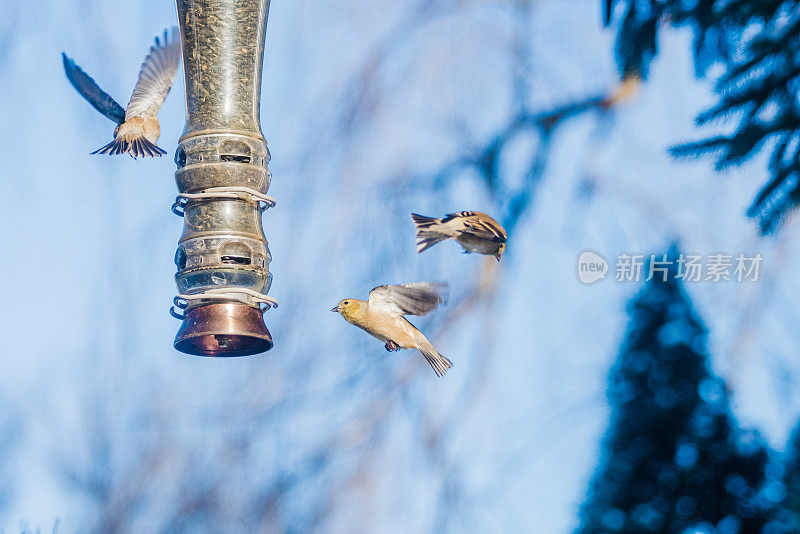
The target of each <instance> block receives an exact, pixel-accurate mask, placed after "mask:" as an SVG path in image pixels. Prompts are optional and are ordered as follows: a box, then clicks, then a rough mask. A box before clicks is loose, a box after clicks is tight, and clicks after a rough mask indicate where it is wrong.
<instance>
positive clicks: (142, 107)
mask: <svg viewBox="0 0 800 534" xmlns="http://www.w3.org/2000/svg"><path fill="white" fill-rule="evenodd" d="M61 58H62V60H63V62H64V71H65V72H66V74H67V78H68V79H69V81H70V83H72V86H73V87H75V89H77V91H78V92H79V93H80V94H81V96H82V97H83V98H85V99H86V100H88V101H89V103H90V104H91V105H92V106H94V108H95V109H96V110H97V111H99V112H100V113H102V114H103V115H105V116H106V117H108V118H109V119H111V120H112V121H114V122H115V123H117V127H116V128H115V129H114V140H113V141H111V142H110V143H109V144H107V145H106V146H104V147H102V148H100V149H98V150H95V151H94V152H92V154H109V155H115V154H126V153H127V154H130V155H131V157H134V158H140V157H156V156H161V155H163V154H166V153H167V152H166V151H165V150H163V149H161V148H159V147H158V146H156V143H157V142H158V137H159V135H160V134H161V127H160V126H159V124H158V119H157V118H156V114H157V113H158V110H159V109H160V108H161V104H163V103H164V99H165V98H167V94H168V93H169V89H170V87H171V86H172V80H173V79H174V78H175V72H176V71H177V70H178V64H179V63H180V61H181V44H180V36H179V34H178V28H176V27H173V28H172V29H171V31H170V32H169V33H168V32H167V30H164V39H163V42H162V41H161V40H159V38H158V37H156V44H155V46H152V47H151V48H150V53H149V54H147V57H146V58H145V59H144V63H142V68H141V69H140V70H139V80H138V81H137V82H136V87H135V88H134V89H133V95H131V100H130V102H128V107H127V108H126V109H122V106H120V105H119V104H118V103H117V102H116V101H115V100H114V99H113V98H111V97H110V96H109V95H108V93H106V92H105V91H103V90H102V89H100V86H98V85H97V83H96V82H95V81H94V80H93V79H92V78H91V77H90V76H89V75H88V74H86V73H85V72H83V71H82V70H81V68H80V67H79V66H77V65H76V64H75V62H74V61H72V59H70V58H69V57H67V55H66V54H64V53H63V52H62V53H61Z"/></svg>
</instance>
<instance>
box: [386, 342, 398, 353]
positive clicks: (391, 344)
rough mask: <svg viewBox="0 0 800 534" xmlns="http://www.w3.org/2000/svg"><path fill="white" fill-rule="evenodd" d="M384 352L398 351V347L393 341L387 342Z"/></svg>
mask: <svg viewBox="0 0 800 534" xmlns="http://www.w3.org/2000/svg"><path fill="white" fill-rule="evenodd" d="M386 350H387V351H389V352H394V351H397V350H400V345H398V344H397V343H395V342H394V341H389V342H388V343H387V344H386Z"/></svg>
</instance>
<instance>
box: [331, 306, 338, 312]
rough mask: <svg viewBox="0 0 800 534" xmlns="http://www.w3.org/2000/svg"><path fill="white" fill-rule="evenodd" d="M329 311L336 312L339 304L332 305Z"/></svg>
mask: <svg viewBox="0 0 800 534" xmlns="http://www.w3.org/2000/svg"><path fill="white" fill-rule="evenodd" d="M331 311H332V312H338V311H339V306H334V307H333V308H331Z"/></svg>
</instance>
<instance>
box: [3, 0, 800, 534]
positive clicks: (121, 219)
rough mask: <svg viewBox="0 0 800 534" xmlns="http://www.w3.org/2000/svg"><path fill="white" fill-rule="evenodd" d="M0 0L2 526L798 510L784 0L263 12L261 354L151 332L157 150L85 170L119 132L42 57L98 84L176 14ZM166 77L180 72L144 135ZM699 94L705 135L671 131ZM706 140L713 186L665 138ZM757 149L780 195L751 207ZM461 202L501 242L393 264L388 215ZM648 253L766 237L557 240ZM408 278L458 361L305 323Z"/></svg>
mask: <svg viewBox="0 0 800 534" xmlns="http://www.w3.org/2000/svg"><path fill="white" fill-rule="evenodd" d="M727 6H734V7H731V8H730V10H729V9H728V7H727ZM4 7H5V10H4V13H6V15H7V16H6V18H5V19H4V20H2V21H0V43H1V44H3V45H4V46H0V73H2V74H3V77H2V79H3V80H4V82H3V85H2V86H0V87H1V89H2V95H3V98H0V115H1V116H3V117H4V118H5V119H6V124H12V125H15V126H16V127H7V128H3V129H0V142H2V143H3V145H4V146H5V147H6V150H5V151H4V156H3V170H4V183H5V184H7V186H8V190H9V194H6V195H3V196H0V213H1V214H2V217H3V220H2V222H3V223H4V227H6V228H8V229H9V231H8V232H7V234H6V237H7V243H6V245H7V246H6V249H5V253H6V254H8V256H4V259H6V260H7V261H5V262H4V265H5V266H6V267H5V269H4V272H6V273H8V279H9V280H12V279H13V276H15V273H17V272H22V271H17V267H16V266H18V265H23V266H24V273H25V275H24V276H25V280H26V282H27V283H8V284H7V287H6V288H5V294H6V302H7V303H8V305H7V306H4V307H3V308H2V311H0V323H2V324H4V325H8V328H9V331H11V332H14V334H15V335H13V336H9V338H8V339H7V342H6V354H7V358H6V362H7V366H6V370H5V373H2V374H1V375H0V391H2V393H3V395H4V397H3V398H4V399H7V400H6V401H5V402H4V406H5V407H6V409H5V410H4V411H5V412H6V414H7V415H6V416H7V417H8V420H9V421H11V423H9V426H2V425H1V424H0V432H2V436H3V439H0V443H2V447H3V448H2V450H3V454H2V455H0V470H1V471H2V473H3V477H1V478H0V480H8V484H7V485H6V486H4V487H7V488H8V491H6V490H2V491H0V501H2V502H3V503H4V504H5V507H4V508H3V510H2V513H3V516H2V518H3V525H4V526H6V527H7V529H10V530H11V529H16V528H17V527H18V526H19V524H20V521H25V522H26V525H27V524H31V525H39V526H40V527H41V528H42V530H43V531H47V530H49V527H50V525H52V524H54V523H55V522H56V520H59V531H60V532H63V531H66V532H72V531H81V532H239V531H248V532H519V531H539V532H570V531H575V530H577V531H578V532H642V531H652V532H694V533H700V532H703V533H705V532H715V533H716V532H719V533H729V532H731V533H732V532H753V531H758V530H762V531H763V532H796V531H797V525H798V517H800V516H799V515H798V514H799V513H800V510H799V509H798V502H797V501H798V499H797V495H798V490H800V486H798V472H800V469H799V468H798V462H799V461H800V460H799V458H800V455H798V452H797V442H798V439H797V437H796V436H797V432H795V434H794V436H795V437H794V438H791V437H790V433H791V429H792V428H794V427H795V426H796V424H797V417H798V414H800V395H798V391H797V387H796V384H797V383H798V380H800V365H798V360H797V348H798V347H800V333H798V331H797V328H796V325H797V324H798V321H800V316H799V314H798V309H800V308H799V307H798V304H800V303H798V297H800V295H798V293H797V291H796V282H795V276H794V273H795V272H797V269H798V268H800V257H798V246H797V245H796V243H797V242H798V235H797V234H798V227H797V224H796V222H795V221H794V220H793V219H792V217H790V216H789V215H790V209H791V208H792V207H793V206H794V203H795V200H794V196H795V195H796V193H795V192H794V191H795V190H796V186H795V182H796V178H794V173H795V170H794V169H795V167H794V165H796V159H797V158H796V150H797V147H796V144H797V142H796V140H794V131H795V126H793V123H792V122H791V121H793V120H794V119H793V117H794V116H795V115H794V114H795V113H796V112H795V111H794V110H795V105H796V104H795V102H794V99H795V92H796V88H795V87H794V85H793V83H794V82H793V80H794V75H793V74H792V72H794V71H793V69H794V67H793V65H794V63H793V60H794V54H793V53H792V50H793V48H792V47H795V46H796V45H797V42H796V39H795V38H792V37H791V35H789V33H790V32H791V31H793V30H792V28H793V27H794V21H795V18H796V17H795V15H794V13H795V7H794V4H793V3H786V2H780V3H775V2H757V1H750V2H744V1H738V2H724V3H723V2H708V1H703V0H701V1H698V2H670V1H658V2H657V1H630V2H626V1H621V0H620V1H617V2H613V1H612V2H603V4H602V5H598V3H597V2H596V0H580V1H578V0H576V1H575V2H562V1H559V0H492V1H477V0H475V1H472V0H467V1H464V0H434V1H422V0H420V1H411V2H403V3H398V2H389V1H384V0H376V1H374V2H362V1H357V0H344V1H343V0H336V1H319V2H276V3H275V4H274V5H273V6H272V7H271V10H270V21H269V25H268V30H267V52H266V56H265V71H264V89H263V94H262V126H263V130H264V133H265V136H266V138H267V140H268V142H269V144H270V150H271V153H272V156H273V160H272V161H271V162H270V170H271V172H272V174H273V184H272V188H271V189H270V194H271V195H273V196H274V197H275V198H276V199H277V200H278V207H276V208H275V209H274V210H270V211H268V212H266V214H265V216H264V228H265V233H266V235H267V238H268V239H269V240H270V246H271V250H272V253H273V256H274V259H273V262H272V264H271V266H270V267H271V271H272V272H273V273H274V275H275V282H274V284H273V289H272V291H271V294H272V295H273V296H275V297H276V298H277V299H278V300H279V301H280V303H281V305H280V308H278V309H277V310H275V311H271V312H269V313H268V314H267V316H266V319H267V324H268V327H269V328H270V330H271V332H272V333H273V336H274V337H275V340H276V346H275V348H274V349H273V350H272V351H271V352H269V353H267V354H265V355H263V356H259V357H252V358H241V359H234V360H213V359H203V358H194V357H187V356H183V355H178V354H177V353H175V352H174V351H172V350H171V344H172V338H173V336H174V334H175V331H176V329H177V326H178V325H177V323H175V322H174V321H172V320H171V319H170V318H169V316H168V314H167V309H168V306H169V303H170V299H171V297H172V295H173V294H174V291H175V288H174V284H173V281H172V279H171V274H172V273H173V272H174V270H175V266H174V265H173V264H172V257H173V254H174V251H175V247H176V241H177V239H178V236H179V233H180V228H181V221H180V220H178V219H177V218H176V217H174V216H173V215H172V214H171V213H170V211H169V206H170V205H171V201H172V198H173V197H174V195H175V194H176V190H175V185H174V181H173V178H172V174H173V172H174V168H175V166H174V164H173V163H172V162H171V161H170V158H162V159H161V160H158V161H137V162H133V161H130V160H128V159H124V158H116V159H114V158H96V157H90V156H88V153H89V152H90V151H91V150H94V149H95V148H97V147H98V146H101V145H102V144H104V143H105V142H107V138H108V137H109V136H110V135H111V131H112V130H113V128H111V127H110V124H109V123H106V122H105V119H103V118H102V117H100V116H99V115H97V113H96V112H95V111H94V110H93V109H91V108H90V107H89V106H88V105H86V104H85V103H84V102H83V101H82V100H80V98H79V97H78V96H77V95H76V94H75V93H74V91H73V90H72V88H71V87H70V86H69V84H68V83H67V81H66V80H65V79H64V76H63V72H62V69H61V64H60V55H59V54H60V52H61V51H62V50H64V51H66V52H67V53H68V54H70V55H71V56H72V57H74V58H75V59H76V61H77V62H78V64H80V65H81V66H82V67H83V68H84V69H85V70H86V71H87V72H89V73H90V74H91V75H92V76H94V77H95V79H96V80H98V81H99V82H100V84H101V85H102V86H103V87H104V88H105V89H107V90H108V91H109V92H110V94H111V95H112V96H114V97H115V98H117V99H118V100H120V101H124V100H125V99H126V98H127V94H129V91H130V90H131V88H132V87H133V84H134V81H135V77H136V74H137V68H138V65H140V63H141V61H142V56H143V54H144V52H145V51H146V46H147V44H148V43H149V42H150V40H151V39H152V36H154V35H156V34H158V33H159V32H160V31H161V29H162V28H163V27H164V26H167V25H169V24H172V23H173V21H174V19H175V15H174V6H172V5H170V3H169V2H156V1H155V0H150V1H143V2H137V3H125V4H118V3H109V2H99V1H87V2H71V1H66V0H63V1H56V0H43V1H42V2H37V3H36V4H33V3H17V2H11V1H7V2H5V6H4ZM601 8H604V9H605V13H603V11H602V9H601ZM737 10H738V11H737ZM43 13H44V14H46V16H43ZM604 18H605V20H604ZM121 21H124V23H123V22H121ZM604 22H605V23H606V24H607V25H609V26H611V29H604V27H603V23H604ZM781 36H783V37H781ZM615 41H616V43H617V45H616V57H617V63H618V66H617V67H615V65H614V49H615V45H614V42H615ZM692 49H693V50H694V56H692V54H691V53H690V52H689V51H690V50H692ZM656 52H658V54H656ZM692 57H693V58H694V59H692ZM758 57H762V58H765V59H763V61H761V60H759V61H757V63H752V64H751V63H750V62H751V61H752V60H755V59H756V58H758ZM748 65H749V66H748ZM780 69H783V70H780ZM620 72H621V73H622V76H620V75H619V74H620ZM736 73H739V74H736ZM697 76H701V77H708V78H710V79H713V80H717V81H718V82H717V83H718V86H716V87H712V86H710V85H709V84H708V82H706V81H705V78H703V79H701V80H698V79H697ZM620 79H622V81H621V82H620ZM640 80H646V83H641V82H640ZM759 84H761V89H760V90H756V89H757V88H758V86H759ZM34 95H44V96H41V97H36V98H35V99H34ZM748 95H750V96H748ZM182 98H183V83H182V80H180V79H179V80H178V81H177V82H176V84H175V86H174V87H173V92H172V94H171V95H170V97H169V98H168V99H167V102H166V104H165V106H164V108H163V109H162V112H161V115H160V118H161V123H162V140H163V141H162V144H163V146H164V147H165V148H167V149H168V150H172V149H174V141H175V140H176V139H178V137H179V136H180V133H181V129H182V124H183V117H184V110H183V102H182ZM720 106H722V107H720ZM703 109H710V110H712V111H710V112H708V113H709V114H708V119H712V118H713V119H716V118H717V117H719V118H721V119H723V120H722V123H721V124H720V125H715V124H708V125H705V126H704V127H703V128H702V129H699V128H698V127H696V126H695V125H694V124H693V118H694V116H695V115H696V114H697V112H698V111H700V110H703ZM702 117H705V115H702V116H701V118H702ZM702 122H703V123H704V124H705V123H706V122H709V121H706V120H704V119H703V120H702ZM734 123H735V124H734ZM730 124H734V126H735V128H733V129H731V130H729V131H727V132H725V131H723V132H722V133H720V134H717V133H716V132H715V133H714V134H713V135H717V137H707V138H705V139H704V138H703V135H708V133H707V132H709V131H711V129H712V128H723V127H724V126H729V125H730ZM698 138H700V139H701V141H698V142H697V143H690V144H686V145H678V147H676V149H675V151H676V152H677V153H680V154H695V153H700V152H703V153H705V149H706V148H712V149H713V151H714V152H715V153H717V154H722V155H721V156H719V155H718V158H720V159H718V160H717V162H718V163H719V164H720V166H724V167H725V168H726V169H727V171H726V174H727V176H726V177H725V179H724V180H720V179H719V178H718V177H717V176H716V175H715V174H714V171H713V169H710V168H709V167H708V166H707V165H706V164H705V163H703V162H696V163H695V162H676V161H675V160H674V158H672V157H671V156H670V155H669V154H668V153H667V152H666V149H667V147H669V146H673V145H675V143H676V142H678V141H680V140H681V139H698ZM170 140H172V141H170ZM784 141H785V143H784ZM776 151H779V152H780V156H779V157H777V159H776V157H774V156H773V155H774V154H775V153H776ZM770 156H773V157H770ZM723 163H724V165H723ZM730 163H735V165H730ZM784 168H785V169H787V170H786V171H785V175H783V177H782V178H778V177H779V176H780V175H781V173H784V170H782V169H784ZM764 169H769V173H770V176H769V178H768V180H771V181H770V182H769V183H770V184H771V183H772V181H774V180H776V179H777V180H778V182H776V185H775V187H772V188H771V189H770V185H769V184H767V185H766V186H762V187H763V188H762V191H761V192H760V193H759V192H757V191H754V190H753V186H754V184H753V181H754V180H753V176H754V175H756V176H758V175H759V174H760V175H765V171H764ZM778 171H780V172H778ZM754 195H756V196H757V198H756V202H755V203H753V197H754ZM762 197H763V199H762V200H759V199H761V198H762ZM751 204H752V206H751V213H753V214H754V215H756V216H757V217H758V220H759V222H760V223H761V228H762V230H763V231H765V232H772V233H773V236H772V237H769V238H764V237H760V236H759V232H758V231H757V229H756V228H754V225H753V224H752V222H751V221H750V220H748V219H747V218H746V217H744V216H743V214H744V212H745V210H746V208H747V206H748V205H751ZM461 209H480V210H482V211H486V212H488V213H490V214H492V215H494V216H496V218H497V219H498V220H500V221H501V222H502V223H503V224H504V225H505V226H506V228H507V229H508V231H509V236H510V240H509V242H510V245H509V249H508V252H507V254H506V256H504V259H503V262H501V263H500V264H497V263H496V262H494V260H493V259H491V258H490V259H489V261H484V260H485V258H480V257H474V256H462V255H460V254H458V248H457V246H456V245H454V244H453V243H445V244H442V245H439V246H437V247H434V248H432V249H431V250H429V251H426V252H425V254H424V255H421V256H418V255H417V254H416V253H415V251H414V247H413V228H412V225H411V222H410V220H409V217H408V214H409V213H410V212H412V211H413V212H419V213H423V214H426V215H437V214H444V213H447V212H451V211H456V210H461ZM781 221H782V224H781V225H780V226H781V231H780V232H774V230H776V229H777V228H778V226H779V225H778V223H779V222H781ZM672 242H677V243H679V247H680V250H681V251H698V252H701V253H714V252H719V251H723V252H725V253H729V254H736V253H739V252H744V253H748V254H755V253H760V254H762V255H763V256H764V258H765V262H764V265H763V272H762V276H761V278H760V280H759V282H757V283H752V284H739V283H735V282H728V283H719V284H713V283H693V284H689V283H687V284H685V287H680V285H679V284H677V283H659V282H656V281H650V282H649V283H648V284H647V285H645V287H644V288H643V289H642V288H641V287H640V285H639V284H626V283H617V282H613V281H611V280H605V281H602V282H598V283H597V284H595V285H593V286H583V285H581V284H580V283H579V282H578V280H577V277H576V275H575V270H576V258H577V256H578V254H579V253H580V251H582V250H585V249H592V250H596V251H598V252H599V253H601V254H602V255H604V256H605V257H606V258H607V259H608V260H609V261H611V262H612V264H613V260H614V258H615V257H616V256H617V255H618V254H621V253H628V254H630V253H641V254H647V253H649V252H658V251H661V250H664V249H666V248H667V247H668V246H669V244H670V243H672ZM37 260H39V261H37ZM418 279H433V280H435V279H440V280H448V281H450V283H451V287H452V296H451V300H450V303H449V305H448V306H447V307H446V308H444V309H442V310H440V311H439V312H438V313H436V314H432V316H431V317H427V318H425V319H424V320H420V321H419V326H420V327H421V329H422V330H423V331H425V332H426V333H428V334H430V337H431V338H432V339H433V340H434V343H435V344H436V345H437V347H439V348H440V350H441V352H442V353H443V354H445V355H447V356H448V357H450V359H452V360H453V361H454V364H455V367H454V368H453V371H452V372H451V373H449V374H448V376H447V378H446V379H444V380H436V379H435V377H434V376H433V375H432V373H431V372H430V369H429V368H427V365H426V364H425V363H424V361H422V359H421V358H419V357H418V356H417V355H415V354H412V353H407V352H401V353H397V354H392V355H389V354H387V353H386V351H384V349H383V347H382V345H381V344H380V343H377V342H375V341H374V340H372V339H369V338H368V337H367V336H366V335H365V334H363V332H360V331H358V330H357V329H354V328H350V327H349V326H348V325H346V324H344V323H343V322H342V321H341V318H338V317H336V316H334V315H333V314H331V313H330V312H329V311H328V310H329V309H330V307H331V306H333V305H334V304H335V303H336V302H338V301H339V300H340V299H341V298H344V297H347V296H355V297H363V296H364V295H366V293H367V292H368V291H369V289H370V288H372V287H373V286H375V285H378V284H380V283H396V282H405V281H411V280H418ZM628 301H630V304H627V303H628ZM626 306H627V308H628V310H629V312H628V313H626V312H625V309H626ZM626 325H627V326H626ZM626 329H627V334H625V332H626ZM615 356H616V362H614V358H615ZM604 391H606V392H607V398H606V395H604ZM606 401H607V402H606ZM604 435H605V438H604V437H603V436H604ZM587 488H588V489H587ZM25 528H26V529H27V526H26V527H25ZM682 529H683V530H682Z"/></svg>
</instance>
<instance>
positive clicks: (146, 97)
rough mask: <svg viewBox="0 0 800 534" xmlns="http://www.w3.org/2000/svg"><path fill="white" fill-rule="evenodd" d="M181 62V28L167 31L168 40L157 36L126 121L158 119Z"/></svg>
mask: <svg viewBox="0 0 800 534" xmlns="http://www.w3.org/2000/svg"><path fill="white" fill-rule="evenodd" d="M180 62H181V40H180V34H179V33H178V28H176V27H174V26H173V27H172V29H171V30H170V31H169V32H167V30H164V41H163V42H161V41H160V40H159V38H158V37H156V44H155V46H152V47H150V52H149V53H148V54H147V57H146V58H144V63H142V68H141V69H140V70H139V80H138V81H137V82H136V87H135V88H134V89H133V94H132V95H131V101H130V102H128V107H127V108H126V109H125V119H126V120H127V119H129V118H131V117H135V116H137V115H150V116H155V114H156V113H158V110H159V109H160V108H161V104H163V103H164V99H165V98H167V94H168V93H169V88H170V87H172V80H174V79H175V72H176V71H177V70H178V64H179V63H180Z"/></svg>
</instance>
